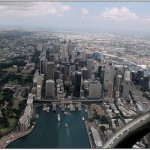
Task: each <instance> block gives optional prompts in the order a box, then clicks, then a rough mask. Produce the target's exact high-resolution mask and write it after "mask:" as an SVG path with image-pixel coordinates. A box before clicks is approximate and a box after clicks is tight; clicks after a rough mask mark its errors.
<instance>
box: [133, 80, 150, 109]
mask: <svg viewBox="0 0 150 150" xmlns="http://www.w3.org/2000/svg"><path fill="white" fill-rule="evenodd" d="M131 92H132V94H133V95H135V100H136V102H137V103H138V104H139V105H141V106H142V108H143V110H144V111H145V112H147V111H150V103H149V101H148V100H147V99H146V98H145V97H143V93H142V92H141V91H140V90H139V89H137V87H136V86H135V85H134V83H133V82H132V80H131Z"/></svg>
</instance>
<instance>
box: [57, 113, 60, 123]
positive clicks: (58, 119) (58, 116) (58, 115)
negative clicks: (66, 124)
mask: <svg viewBox="0 0 150 150" xmlns="http://www.w3.org/2000/svg"><path fill="white" fill-rule="evenodd" d="M57 121H58V122H59V121H60V114H57Z"/></svg>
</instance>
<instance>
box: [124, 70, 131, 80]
mask: <svg viewBox="0 0 150 150" xmlns="http://www.w3.org/2000/svg"><path fill="white" fill-rule="evenodd" d="M126 79H130V71H125V73H124V80H126Z"/></svg>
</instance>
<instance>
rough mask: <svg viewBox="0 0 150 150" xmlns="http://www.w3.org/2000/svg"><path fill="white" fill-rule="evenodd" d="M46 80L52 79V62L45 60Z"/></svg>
mask: <svg viewBox="0 0 150 150" xmlns="http://www.w3.org/2000/svg"><path fill="white" fill-rule="evenodd" d="M46 77H47V80H49V79H52V80H54V62H47V74H46Z"/></svg>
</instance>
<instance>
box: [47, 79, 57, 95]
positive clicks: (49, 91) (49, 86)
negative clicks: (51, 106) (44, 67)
mask: <svg viewBox="0 0 150 150" xmlns="http://www.w3.org/2000/svg"><path fill="white" fill-rule="evenodd" d="M54 88H55V83H54V81H53V80H47V81H46V87H45V97H47V98H54Z"/></svg>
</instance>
